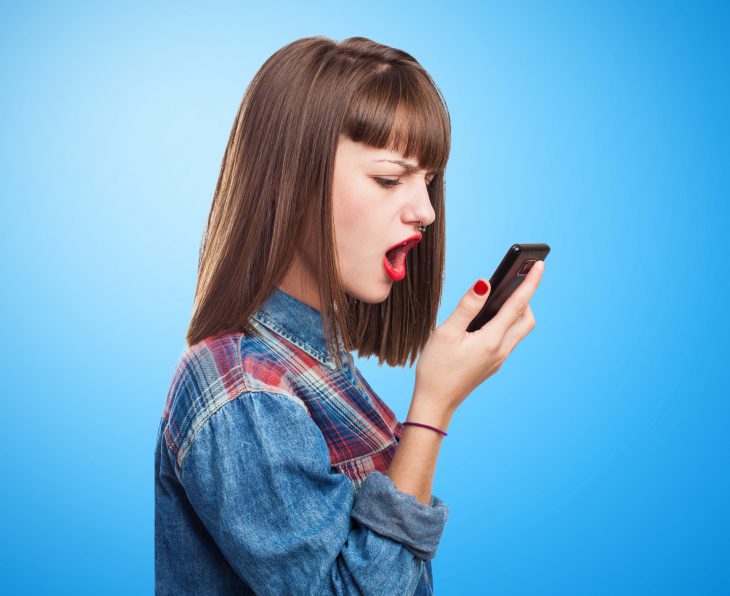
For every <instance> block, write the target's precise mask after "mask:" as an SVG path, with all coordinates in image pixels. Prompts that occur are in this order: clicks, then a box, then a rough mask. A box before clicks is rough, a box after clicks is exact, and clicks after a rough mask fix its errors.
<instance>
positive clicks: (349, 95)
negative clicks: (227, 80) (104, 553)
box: [186, 36, 451, 367]
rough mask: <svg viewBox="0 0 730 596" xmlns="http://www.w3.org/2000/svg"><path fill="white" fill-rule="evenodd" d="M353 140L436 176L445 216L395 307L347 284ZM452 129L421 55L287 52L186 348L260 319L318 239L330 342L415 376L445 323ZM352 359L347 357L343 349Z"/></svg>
mask: <svg viewBox="0 0 730 596" xmlns="http://www.w3.org/2000/svg"><path fill="white" fill-rule="evenodd" d="M340 134H344V135H346V136H347V137H349V138H350V139H352V140H353V141H356V142H363V143H366V144H367V145H370V146H372V147H375V148H378V149H388V150H394V151H397V152H399V153H401V154H403V155H405V156H406V157H407V158H411V157H414V158H415V159H416V161H417V163H418V164H419V167H421V168H424V169H427V170H429V171H435V172H436V175H435V177H434V178H433V181H432V183H431V184H430V186H429V191H428V192H429V195H430V199H431V203H432V206H433V209H434V212H435V214H436V219H435V220H434V223H433V225H431V226H430V227H429V229H428V230H427V231H426V232H425V233H424V235H423V240H422V241H421V242H420V243H419V244H417V245H416V246H415V248H413V249H412V250H411V251H410V254H409V259H411V260H409V265H408V275H407V276H406V278H405V279H404V280H403V281H401V282H398V283H396V284H393V286H392V288H391V291H390V294H389V296H388V298H387V299H386V300H385V301H383V302H382V303H379V304H368V303H364V302H361V301H359V300H356V299H354V298H352V297H351V296H349V295H347V294H346V293H345V292H344V290H343V288H342V285H341V281H340V276H339V267H338V262H337V254H336V250H335V242H334V230H333V225H334V224H333V218H332V176H333V168H334V160H335V152H336V149H337V141H338V137H339V135H340ZM450 138H451V121H450V116H449V113H448V109H447V107H446V102H445V101H444V99H443V96H442V95H441V92H440V91H439V89H438V88H437V87H436V85H435V83H434V82H433V80H432V79H431V77H430V75H429V74H428V73H427V72H426V70H424V68H423V67H422V66H421V65H420V64H419V63H418V62H417V61H416V60H415V58H413V57H412V56H411V55H410V54H407V53H406V52H404V51H402V50H398V49H395V48H391V47H388V46H385V45H381V44H379V43H376V42H374V41H372V40H370V39H367V38H364V37H351V38H349V39H345V40H343V41H340V42H335V41H333V40H331V39H329V38H327V37H324V36H314V37H305V38H302V39H298V40H296V41H294V42H292V43H289V44H287V45H286V46H284V47H282V48H281V49H279V50H277V51H276V52H275V53H274V54H273V55H272V56H271V57H270V58H269V59H268V60H266V62H265V63H264V64H263V66H262V67H261V68H260V69H259V71H258V72H257V73H256V74H255V75H254V77H253V79H252V81H251V83H250V84H249V86H248V88H247V89H246V92H245V93H244V96H243V99H242V101H241V105H240V107H239V109H238V113H237V114H236V119H235V121H234V123H233V128H232V130H231V133H230V137H229V139H228V146H227V147H226V151H225V154H224V156H223V161H222V164H221V169H220V174H219V177H218V183H217V185H216V188H215V193H214V196H213V203H212V206H211V210H210V214H209V216H208V225H207V228H206V230H205V234H204V236H203V240H202V243H201V247H200V258H199V263H198V281H197V286H196V289H195V300H194V307H193V316H192V320H191V323H190V327H189V328H188V331H187V336H186V339H187V342H188V344H189V345H193V344H195V343H197V342H199V341H201V340H203V339H205V338H208V337H211V336H220V335H224V334H226V333H229V332H232V331H240V332H243V333H244V334H245V335H249V336H253V335H257V331H256V329H255V328H254V327H253V325H252V324H251V323H250V321H249V317H250V315H251V314H253V313H254V312H255V311H256V310H257V309H258V307H259V306H260V304H261V303H262V302H263V301H265V300H266V299H267V297H268V296H269V295H270V294H271V293H272V292H273V291H274V289H275V288H276V287H277V286H278V285H279V283H280V282H281V280H282V279H283V277H284V275H285V273H286V272H287V271H288V270H289V267H290V266H291V264H292V262H293V260H294V257H295V256H296V254H297V252H300V251H301V249H302V246H306V245H307V243H308V240H309V239H310V238H311V239H314V244H313V246H315V250H316V251H317V254H316V255H315V258H318V261H317V263H318V265H319V271H320V275H321V284H320V299H321V300H320V304H321V311H320V314H321V315H322V320H323V326H324V333H325V337H326V341H327V346H328V349H329V351H330V353H331V354H332V355H333V357H334V358H335V361H336V363H337V366H338V367H340V366H342V364H343V361H342V358H341V353H340V349H345V350H346V351H348V352H351V351H353V350H357V352H358V355H359V356H361V357H367V356H371V355H377V357H378V362H379V364H382V363H383V361H385V362H387V363H388V364H389V365H390V366H403V365H405V363H406V360H407V359H408V357H409V356H410V366H413V363H414V361H415V359H416V357H417V355H418V354H419V353H420V351H421V349H422V348H423V346H424V345H425V343H426V341H427V340H428V338H429V336H430V334H431V331H432V330H433V328H434V326H435V324H436V316H437V313H438V307H439V304H440V301H441V291H442V287H443V271H444V260H445V255H444V239H445V221H444V193H445V183H444V170H445V168H446V162H447V161H448V157H449V152H450V142H451V141H450ZM337 348H339V349H337Z"/></svg>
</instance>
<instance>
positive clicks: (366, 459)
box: [155, 289, 448, 596]
mask: <svg viewBox="0 0 730 596" xmlns="http://www.w3.org/2000/svg"><path fill="white" fill-rule="evenodd" d="M251 322H252V324H253V325H254V326H255V327H256V329H257V330H258V331H259V332H260V337H256V336H248V337H247V336H244V335H243V334H241V333H231V334H228V335H225V336H222V337H215V338H208V339H205V340H203V341H201V342H199V343H198V344H195V345H194V346H191V347H189V348H187V349H186V350H185V351H184V352H183V354H182V356H181V358H180V360H179V363H178V366H177V368H176V370H175V373H174V375H173V378H172V382H171V385H170V388H169V391H168V395H167V400H166V403H165V406H164V410H163V413H162V418H161V420H160V425H159V428H158V433H157V442H156V447H155V593H156V594H175V595H182V594H196V595H203V594H367V595H369V594H384V595H389V596H390V595H400V594H418V595H421V594H432V593H433V579H432V575H431V559H432V558H433V557H434V555H435V553H436V548H437V546H438V543H439V541H440V539H441V536H442V534H443V530H444V526H445V524H446V520H447V517H448V508H447V507H446V505H445V503H444V502H443V501H442V500H441V499H439V498H438V497H436V496H434V495H432V496H431V501H430V504H429V505H426V504H424V503H421V502H420V501H418V500H417V499H416V497H415V496H414V495H411V494H408V493H404V492H401V491H398V490H397V489H396V488H395V485H394V484H393V482H392V480H391V479H390V478H389V477H388V476H387V475H386V474H385V472H386V471H387V469H388V466H389V464H390V462H391V461H392V458H393V455H394V453H395V450H396V448H397V445H398V441H399V439H400V437H401V434H402V429H403V425H402V423H400V422H399V421H398V420H396V417H395V415H394V413H393V412H392V411H391V410H390V408H389V407H388V406H387V405H386V404H385V403H384V402H383V401H382V400H381V399H380V398H379V397H378V396H377V395H376V394H375V392H374V391H373V389H372V388H371V387H370V385H368V383H367V382H366V381H365V379H364V378H363V377H362V375H361V374H360V371H359V370H358V369H357V367H356V366H355V365H354V362H353V359H352V356H351V355H350V354H348V353H347V352H346V351H344V349H342V348H341V349H342V354H343V358H344V361H345V363H346V364H345V366H344V367H343V368H337V367H336V364H335V362H334V359H333V357H332V355H331V354H330V353H329V351H328V348H327V345H326V341H325V337H324V331H323V326H322V321H321V316H320V313H319V311H317V310H316V309H314V308H312V307H310V306H308V305H306V304H304V303H303V302H301V301H299V300H298V299H296V298H294V297H293V296H291V295H290V294H287V293H286V292H284V291H282V290H279V289H275V290H274V292H273V293H272V295H271V296H270V297H269V298H268V299H267V301H266V302H265V303H264V304H263V305H262V306H261V308H260V309H259V310H258V312H256V313H255V314H254V315H253V316H252V318H251Z"/></svg>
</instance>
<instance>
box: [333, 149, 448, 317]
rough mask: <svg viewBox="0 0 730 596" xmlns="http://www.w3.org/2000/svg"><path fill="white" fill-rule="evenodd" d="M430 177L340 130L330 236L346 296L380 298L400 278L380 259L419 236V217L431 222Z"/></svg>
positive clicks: (395, 155)
mask: <svg viewBox="0 0 730 596" xmlns="http://www.w3.org/2000/svg"><path fill="white" fill-rule="evenodd" d="M391 160H393V161H391ZM394 161H402V162H405V163H406V164H407V165H408V164H410V165H411V166H412V167H413V169H412V170H411V169H408V167H407V166H404V165H400V164H397V163H394ZM432 178H433V173H432V172H426V171H424V170H420V169H418V166H417V164H416V163H414V162H413V160H407V159H406V158H405V157H404V156H403V155H400V154H398V153H394V152H392V151H386V150H383V149H375V148H373V147H370V146H368V145H365V144H363V143H356V142H354V141H352V140H350V139H349V138H347V137H345V136H344V135H340V140H339V143H338V146H337V153H336V157H335V172H334V183H333V184H334V186H333V204H334V221H335V240H336V246H337V255H338V258H339V263H340V276H341V278H342V283H343V285H344V290H345V292H347V293H348V294H349V295H350V296H352V297H353V298H356V299H358V300H361V301H363V302H367V303H370V304H374V303H378V302H382V301H383V300H385V299H386V298H387V297H388V294H389V292H390V288H391V287H392V285H393V284H394V283H401V282H399V281H394V280H393V279H392V278H391V277H390V275H388V272H387V271H386V268H385V266H384V263H383V259H384V257H385V253H386V251H387V250H388V249H389V248H391V247H392V246H394V245H396V244H399V243H400V242H403V241H405V240H407V239H409V238H411V237H413V236H414V235H420V232H419V231H418V222H419V221H420V222H421V223H422V224H423V225H424V226H428V225H430V224H431V223H433V221H434V219H435V217H436V214H435V213H434V210H433V207H432V206H431V200H430V198H429V195H428V189H427V184H429V183H430V182H431V180H432ZM424 234H428V231H426V232H424ZM407 274H408V273H407V267H406V275H407Z"/></svg>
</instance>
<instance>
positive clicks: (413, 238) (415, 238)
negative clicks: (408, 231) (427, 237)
mask: <svg viewBox="0 0 730 596" xmlns="http://www.w3.org/2000/svg"><path fill="white" fill-rule="evenodd" d="M421 238H423V235H422V234H413V236H409V237H408V238H405V239H403V240H401V241H400V242H398V244H394V245H393V246H391V247H390V248H389V249H388V250H386V251H385V252H388V251H391V250H393V249H394V248H398V247H399V246H401V245H403V244H408V243H412V244H411V246H409V247H408V248H409V250H410V248H412V247H413V246H415V245H416V244H418V243H419V242H420V241H421Z"/></svg>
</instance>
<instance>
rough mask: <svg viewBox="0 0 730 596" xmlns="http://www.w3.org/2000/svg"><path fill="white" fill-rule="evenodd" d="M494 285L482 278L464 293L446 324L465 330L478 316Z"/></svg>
mask: <svg viewBox="0 0 730 596" xmlns="http://www.w3.org/2000/svg"><path fill="white" fill-rule="evenodd" d="M491 291H492V286H491V285H490V283H489V282H488V281H487V280H485V279H480V280H479V281H477V283H475V284H474V285H473V286H472V287H471V288H469V291H468V292H467V293H466V294H464V296H463V297H462V299H461V300H460V301H459V304H458V305H457V306H456V309H455V310H454V312H453V313H451V316H450V317H449V318H448V319H446V325H448V326H453V327H454V328H455V329H458V330H459V331H462V332H465V331H466V328H467V327H468V326H469V323H471V322H472V319H474V317H476V316H477V314H478V313H479V311H480V310H481V309H482V307H483V306H484V303H485V302H486V301H487V298H489V293H490V292H491Z"/></svg>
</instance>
